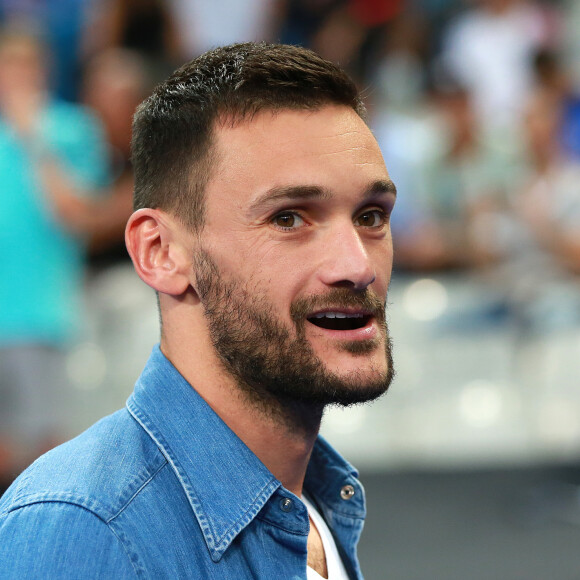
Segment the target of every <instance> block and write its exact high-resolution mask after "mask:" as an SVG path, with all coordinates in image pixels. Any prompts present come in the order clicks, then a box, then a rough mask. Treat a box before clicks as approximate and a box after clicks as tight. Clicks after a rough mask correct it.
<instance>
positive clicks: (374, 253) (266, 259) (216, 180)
mask: <svg viewBox="0 0 580 580" xmlns="http://www.w3.org/2000/svg"><path fill="white" fill-rule="evenodd" d="M216 153H217V155H216V158H217V166H216V168H215V170H214V172H213V175H212V177H211V179H210V181H209V183H208V186H207V188H206V220H205V226H204V228H203V231H202V232H201V234H200V236H199V245H198V247H197V248H196V249H195V252H194V253H195V255H194V276H195V286H196V288H197V292H198V295H199V298H200V301H201V304H202V305H203V307H204V309H205V311H204V312H205V318H206V321H207V324H208V333H209V335H210V337H211V340H212V342H213V345H214V347H215V349H216V351H217V354H218V356H219V358H220V359H221V361H222V363H223V364H224V365H225V368H226V369H227V370H228V371H229V372H230V373H231V374H232V375H233V376H234V377H235V379H236V380H237V382H238V384H240V385H241V386H243V387H244V388H245V389H246V390H248V389H249V391H250V392H251V393H253V394H254V395H255V396H257V397H258V398H260V397H263V395H264V394H267V395H274V396H276V397H277V398H279V399H289V400H291V399H296V400H301V401H312V402H318V403H321V404H329V403H341V404H348V403H352V402H357V401H362V400H368V399H372V398H375V397H377V396H378V395H380V394H381V393H383V392H384V391H385V390H386V388H387V387H388V384H389V382H390V380H391V378H392V362H391V356H390V340H389V337H388V332H387V327H386V323H385V315H384V309H385V301H386V294H387V288H388V285H389V280H390V273H391V266H392V243H391V234H390V227H389V216H390V213H391V210H392V207H393V204H394V196H395V194H394V190H393V186H392V184H391V182H390V180H389V176H388V173H387V171H386V168H385V165H384V162H383V159H382V155H381V153H380V150H379V147H378V145H377V143H376V141H375V139H374V137H373V136H372V134H371V132H370V131H369V129H368V128H367V127H366V125H365V124H364V122H363V121H362V120H361V119H360V117H359V116H358V115H357V114H356V113H355V112H354V111H352V110H350V109H348V108H346V107H334V106H328V107H324V108H322V109H321V110H319V111H283V112H279V113H277V114H273V113H271V112H264V113H260V114H258V115H257V116H255V117H254V118H253V119H252V120H251V121H248V122H243V123H239V124H236V125H234V126H231V125H229V124H224V125H223V126H221V125H220V126H219V127H218V128H217V129H216Z"/></svg>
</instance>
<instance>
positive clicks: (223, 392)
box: [161, 336, 323, 496]
mask: <svg viewBox="0 0 580 580" xmlns="http://www.w3.org/2000/svg"><path fill="white" fill-rule="evenodd" d="M184 344H185V343H184V342H182V341H179V340H170V339H168V337H166V336H164V337H163V338H162V341H161V350H162V352H163V353H164V354H165V356H166V357H167V358H168V359H169V360H170V361H171V362H172V363H173V365H174V366H175V367H176V368H177V370H178V371H179V372H180V373H181V375H182V376H183V377H184V378H185V379H186V380H187V381H188V382H189V383H190V384H191V385H192V386H193V387H194V388H195V389H196V391H197V392H198V393H199V394H200V395H201V397H202V398H203V399H204V400H205V401H206V402H207V403H208V405H209V406H210V407H211V408H212V409H213V410H214V411H215V412H216V413H217V414H218V415H219V417H220V418H221V419H222V420H223V421H224V423H226V425H228V427H229V428H230V429H231V430H232V431H233V432H234V433H235V434H236V435H237V436H238V437H239V438H240V439H241V440H242V441H243V442H244V443H245V444H246V445H247V446H248V448H249V449H250V450H251V451H252V452H253V453H254V454H255V455H256V456H257V457H258V459H260V461H262V463H263V464H264V465H265V466H266V467H267V468H268V469H269V471H270V472H271V473H272V474H273V475H274V477H276V478H277V479H278V480H279V481H280V482H281V483H282V485H283V486H284V487H285V488H286V489H288V490H289V491H291V492H292V493H294V494H296V495H298V496H300V495H301V493H302V485H303V482H304V477H305V474H306V468H307V466H308V461H309V460H310V455H311V453H312V448H313V447H314V443H315V441H316V437H317V435H318V431H319V429H320V422H321V419H322V412H323V407H322V406H313V405H311V404H308V403H298V402H295V401H280V400H278V399H276V398H274V397H272V396H270V397H267V396H264V395H260V396H258V395H255V396H253V394H252V391H251V390H250V389H248V388H243V387H242V386H240V385H239V384H238V383H237V382H236V380H235V379H234V377H232V376H231V375H230V374H229V373H228V372H227V371H226V370H225V369H224V368H223V365H222V364H221V362H220V361H219V360H218V359H217V356H216V355H215V353H214V352H212V351H213V349H211V350H210V349H207V348H204V345H202V344H199V345H196V347H193V348H192V346H191V345H190V347H189V348H187V349H186V348H185V347H184V346H183V345H184ZM192 352H195V353H196V355H195V357H191V353H192Z"/></svg>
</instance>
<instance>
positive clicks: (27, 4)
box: [0, 0, 100, 102]
mask: <svg viewBox="0 0 580 580" xmlns="http://www.w3.org/2000/svg"><path fill="white" fill-rule="evenodd" d="M99 1H100V0H42V1H38V0H0V25H2V26H4V27H8V26H12V25H13V24H16V25H18V23H22V24H23V25H24V26H26V27H30V26H33V27H34V29H35V30H36V31H37V32H38V33H39V34H42V37H43V42H44V43H45V46H46V47H47V49H48V51H49V52H50V55H51V58H50V62H48V63H47V66H49V67H50V78H49V82H50V90H51V92H52V93H53V94H54V95H55V96H57V97H58V98H60V99H64V100H67V101H73V102H74V101H76V99H77V98H78V93H77V91H78V81H79V72H80V69H81V60H82V46H83V42H84V41H83V38H84V35H85V33H86V25H87V20H88V17H89V14H90V8H91V7H92V6H93V5H94V4H96V3H98V2H99Z"/></svg>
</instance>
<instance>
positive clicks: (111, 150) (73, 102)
mask: <svg viewBox="0 0 580 580" xmlns="http://www.w3.org/2000/svg"><path fill="white" fill-rule="evenodd" d="M0 24H1V26H2V30H1V31H0V183H1V184H2V185H1V188H2V189H1V191H2V194H1V195H2V200H1V204H0V250H1V251H0V480H1V479H9V478H10V477H12V475H14V473H16V472H17V471H19V470H20V469H21V468H22V466H23V465H25V464H26V463H28V462H29V461H30V459H31V458H33V457H34V456H36V455H37V454H38V453H40V452H42V451H43V450H45V449H47V448H49V447H50V446H51V445H53V444H54V443H55V442H57V441H58V440H59V437H60V435H59V419H58V417H59V414H58V412H56V411H54V412H53V410H55V409H57V408H58V407H59V400H60V399H59V397H62V396H63V395H62V393H63V392H64V390H65V388H66V382H67V378H66V376H65V373H64V371H63V369H64V363H63V360H64V359H63V357H64V356H65V353H66V349H67V348H68V346H69V345H70V344H71V343H72V342H73V341H74V340H75V337H76V336H78V332H79V325H80V321H81V320H82V317H81V309H82V306H81V298H82V292H83V279H84V276H85V274H86V269H87V265H88V267H89V268H91V269H93V270H95V269H98V268H106V267H107V266H109V265H110V264H112V263H116V262H119V261H124V260H126V258H127V256H126V253H125V250H124V246H123V229H124V223H125V221H126V218H127V216H128V215H129V212H130V208H131V194H132V174H131V160H130V145H129V144H130V134H131V119H132V114H133V111H134V109H135V107H136V106H137V104H138V103H139V102H140V101H141V100H142V99H143V98H144V97H145V96H146V95H147V94H148V92H149V91H150V90H151V88H152V87H153V86H154V85H155V83H156V82H158V81H159V80H161V79H162V78H164V77H165V76H166V75H167V74H168V73H169V72H171V71H172V70H173V69H174V68H175V67H176V66H177V65H179V64H181V63H183V62H185V61H186V60H189V59H190V58H192V57H193V56H195V55H197V54H200V53H202V52H204V51H205V50H207V49H209V48H211V47H213V46H217V45H222V44H228V43H231V42H236V41H244V40H267V41H281V42H288V43H298V44H302V45H305V46H309V47H311V48H313V49H315V50H316V51H318V52H319V53H320V54H322V55H323V56H325V57H327V58H329V59H331V60H333V61H336V62H339V63H340V64H341V65H342V66H344V67H345V68H346V69H347V70H348V72H349V73H350V74H351V75H352V76H353V77H354V78H355V79H356V80H357V82H358V84H359V85H360V87H361V88H362V90H363V92H364V94H365V96H366V99H367V105H368V109H369V118H370V124H371V127H372V128H373V130H374V132H375V134H376V136H377V139H378V141H379V144H380V146H381V148H382V150H383V153H384V156H385V159H386V162H387V166H388V168H389V171H390V173H391V176H392V177H393V179H394V181H395V183H396V184H397V187H398V190H399V199H398V202H397V203H398V207H397V210H396V212H395V214H394V216H393V223H392V227H393V235H394V243H395V252H396V253H395V260H396V265H395V267H396V270H397V271H399V272H411V273H430V274H433V273H440V272H461V273H464V274H465V275H469V276H478V277H480V278H481V284H483V285H488V287H489V292H490V294H493V295H494V297H495V299H496V302H495V306H496V307H497V308H496V310H495V312H504V313H507V314H506V315H508V316H514V317H516V318H517V319H518V320H519V321H520V323H521V324H522V325H523V327H525V328H527V329H529V330H530V331H532V332H533V331H538V330H541V329H545V328H546V327H547V326H550V325H551V326H557V325H565V324H578V323H580V298H579V297H580V291H579V290H580V288H579V287H578V286H579V283H580V277H579V274H580V34H578V30H579V29H580V4H578V3H577V2H575V1H574V0H569V1H566V0H560V1H556V0H554V1H547V0H546V1H540V0H536V1H533V0H243V1H242V0H212V1H211V2H208V1H207V0H90V1H89V0H0ZM0 485H1V481H0Z"/></svg>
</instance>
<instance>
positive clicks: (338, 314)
mask: <svg viewBox="0 0 580 580" xmlns="http://www.w3.org/2000/svg"><path fill="white" fill-rule="evenodd" d="M362 317H363V314H362V313H361V312H353V313H352V314H351V313H346V312H318V313H317V314H315V315H314V318H362Z"/></svg>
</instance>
